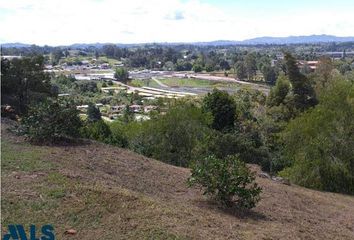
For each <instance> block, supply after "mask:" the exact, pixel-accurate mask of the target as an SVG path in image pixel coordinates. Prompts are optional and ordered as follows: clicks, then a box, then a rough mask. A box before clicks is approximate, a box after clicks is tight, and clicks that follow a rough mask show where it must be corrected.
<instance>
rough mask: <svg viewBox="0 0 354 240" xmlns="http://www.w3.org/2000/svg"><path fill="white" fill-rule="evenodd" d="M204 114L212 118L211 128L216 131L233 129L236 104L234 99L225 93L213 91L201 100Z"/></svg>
mask: <svg viewBox="0 0 354 240" xmlns="http://www.w3.org/2000/svg"><path fill="white" fill-rule="evenodd" d="M203 110H204V112H210V113H211V115H212V116H213V118H214V119H213V123H212V127H213V128H214V129H216V130H228V129H230V128H233V126H234V122H235V119H236V104H235V101H234V99H233V98H232V97H231V96H230V95H229V94H228V93H227V92H225V91H220V90H218V89H214V90H213V92H212V93H208V95H207V96H205V97H204V99H203Z"/></svg>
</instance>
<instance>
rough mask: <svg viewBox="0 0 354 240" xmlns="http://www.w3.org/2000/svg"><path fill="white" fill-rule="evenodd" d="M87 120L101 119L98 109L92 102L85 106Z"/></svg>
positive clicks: (95, 120)
mask: <svg viewBox="0 0 354 240" xmlns="http://www.w3.org/2000/svg"><path fill="white" fill-rule="evenodd" d="M87 120H88V121H90V122H97V121H99V120H101V112H100V110H99V109H98V108H97V107H96V106H95V105H93V104H92V103H90V104H89V106H88V108H87Z"/></svg>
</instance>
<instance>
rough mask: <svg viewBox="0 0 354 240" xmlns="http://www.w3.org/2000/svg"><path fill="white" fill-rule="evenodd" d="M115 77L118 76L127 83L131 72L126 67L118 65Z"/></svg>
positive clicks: (117, 77)
mask: <svg viewBox="0 0 354 240" xmlns="http://www.w3.org/2000/svg"><path fill="white" fill-rule="evenodd" d="M114 78H116V79H117V80H118V81H120V82H123V83H127V81H128V78H129V72H128V70H127V69H126V68H123V67H118V68H116V71H115V73H114Z"/></svg>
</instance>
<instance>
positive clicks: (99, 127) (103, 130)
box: [80, 120, 111, 142]
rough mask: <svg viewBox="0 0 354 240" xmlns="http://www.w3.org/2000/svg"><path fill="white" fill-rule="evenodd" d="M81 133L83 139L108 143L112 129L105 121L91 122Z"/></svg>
mask: <svg viewBox="0 0 354 240" xmlns="http://www.w3.org/2000/svg"><path fill="white" fill-rule="evenodd" d="M80 131H81V136H82V137H84V138H89V139H93V140H97V141H101V142H106V141H108V139H109V138H110V137H111V129H110V128H109V126H108V125H107V124H106V123H105V122H104V121H103V120H98V121H95V122H90V121H89V122H87V123H86V125H85V126H84V127H83V128H81V130H80Z"/></svg>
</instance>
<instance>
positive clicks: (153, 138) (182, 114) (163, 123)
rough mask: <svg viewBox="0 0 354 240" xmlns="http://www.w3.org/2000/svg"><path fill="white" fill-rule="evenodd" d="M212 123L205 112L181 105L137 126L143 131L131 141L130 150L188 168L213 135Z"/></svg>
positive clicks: (186, 104) (131, 138) (187, 104)
mask: <svg viewBox="0 0 354 240" xmlns="http://www.w3.org/2000/svg"><path fill="white" fill-rule="evenodd" d="M209 123H210V117H209V115H208V114H203V113H202V111H201V109H199V108H197V107H195V106H193V105H191V104H189V103H178V104H177V105H176V106H174V107H172V108H171V109H170V110H169V111H168V112H167V113H166V114H165V115H158V116H156V118H154V119H152V120H149V121H144V122H142V123H141V125H140V126H136V125H134V128H135V129H140V130H139V131H138V132H137V133H136V134H135V136H132V137H130V141H129V142H130V146H131V148H133V150H135V151H137V152H138V153H141V154H143V155H145V156H148V157H153V158H155V159H158V160H161V161H163V162H167V163H169V164H172V165H176V166H183V167H187V166H189V163H190V161H191V160H192V159H193V158H194V152H195V149H196V148H197V146H198V144H199V143H200V142H201V139H203V138H204V137H205V136H206V133H207V132H208V131H209V129H208V127H207V126H208V125H209ZM132 124H134V123H132ZM135 129H133V130H132V131H136V130H135Z"/></svg>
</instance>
